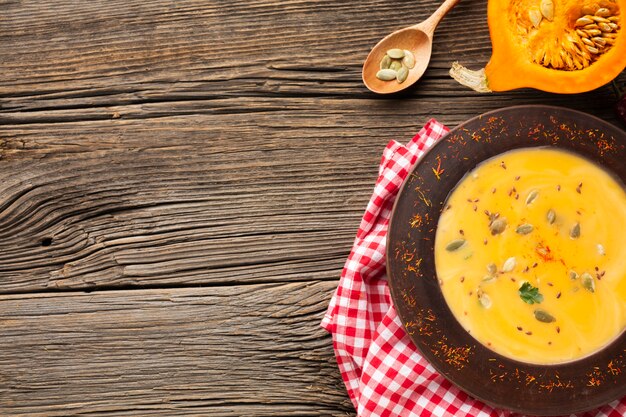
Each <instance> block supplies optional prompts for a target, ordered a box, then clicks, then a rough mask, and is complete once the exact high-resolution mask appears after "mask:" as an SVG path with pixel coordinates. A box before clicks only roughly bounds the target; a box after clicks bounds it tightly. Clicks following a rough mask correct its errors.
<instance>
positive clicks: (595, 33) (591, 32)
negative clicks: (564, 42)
mask: <svg viewBox="0 0 626 417" xmlns="http://www.w3.org/2000/svg"><path fill="white" fill-rule="evenodd" d="M584 32H585V34H586V36H584V37H585V38H589V37H593V36H599V35H601V34H602V31H601V30H600V29H587V30H585V31H584Z"/></svg>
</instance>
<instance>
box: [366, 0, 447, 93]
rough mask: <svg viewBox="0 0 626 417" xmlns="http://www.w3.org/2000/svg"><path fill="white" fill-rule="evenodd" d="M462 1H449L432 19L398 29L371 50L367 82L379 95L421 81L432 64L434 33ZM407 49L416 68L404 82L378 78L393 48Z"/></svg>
mask: <svg viewBox="0 0 626 417" xmlns="http://www.w3.org/2000/svg"><path fill="white" fill-rule="evenodd" d="M458 2H459V0H446V1H444V2H443V4H442V5H441V6H439V8H438V9H437V10H436V11H435V13H433V14H432V15H431V16H430V17H429V18H428V19H426V20H424V21H423V22H422V23H419V24H417V25H414V26H409V27H407V28H404V29H400V30H397V31H395V32H393V33H391V34H390V35H387V36H386V37H385V38H383V39H382V40H381V41H380V42H378V43H377V44H376V46H375V47H374V48H372V50H371V51H370V53H369V55H368V56H367V58H366V59H365V63H364V64H363V83H365V86H366V87H367V88H369V89H370V90H371V91H373V92H375V93H379V94H389V93H395V92H398V91H401V90H404V89H405V88H408V87H410V86H411V85H413V84H414V83H415V82H416V81H417V80H419V79H420V78H421V77H422V75H423V74H424V72H425V71H426V67H427V66H428V62H429V61H430V54H431V52H432V48H433V34H434V33H435V28H436V27H437V25H438V24H439V21H440V20H441V19H443V17H444V16H445V15H446V13H448V12H449V11H450V9H452V8H453V7H454V6H455V5H456V4H457V3H458ZM394 48H399V49H406V50H409V51H411V52H412V53H413V55H415V67H414V68H413V69H411V70H409V75H408V77H407V79H406V80H405V81H404V82H403V83H399V82H398V81H396V80H391V81H382V80H379V79H378V78H376V73H377V72H378V71H379V70H380V61H381V60H382V59H383V57H384V56H385V54H386V53H387V50H389V49H394Z"/></svg>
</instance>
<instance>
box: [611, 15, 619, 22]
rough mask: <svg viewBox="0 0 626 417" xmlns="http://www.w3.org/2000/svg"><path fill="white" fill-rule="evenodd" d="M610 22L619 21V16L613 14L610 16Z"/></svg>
mask: <svg viewBox="0 0 626 417" xmlns="http://www.w3.org/2000/svg"><path fill="white" fill-rule="evenodd" d="M608 19H609V21H610V22H612V23H617V22H619V16H611V17H609V18H608Z"/></svg>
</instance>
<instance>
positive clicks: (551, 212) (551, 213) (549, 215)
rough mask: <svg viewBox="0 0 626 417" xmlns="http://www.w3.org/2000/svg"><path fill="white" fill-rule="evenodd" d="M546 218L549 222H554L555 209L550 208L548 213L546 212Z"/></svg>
mask: <svg viewBox="0 0 626 417" xmlns="http://www.w3.org/2000/svg"><path fill="white" fill-rule="evenodd" d="M546 220H547V221H548V224H553V223H554V221H555V220H556V213H555V212H554V210H552V209H550V210H548V213H547V214H546Z"/></svg>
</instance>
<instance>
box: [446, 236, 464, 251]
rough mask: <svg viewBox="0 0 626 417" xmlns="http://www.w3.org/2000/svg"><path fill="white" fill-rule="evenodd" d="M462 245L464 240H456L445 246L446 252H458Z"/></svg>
mask: <svg viewBox="0 0 626 417" xmlns="http://www.w3.org/2000/svg"><path fill="white" fill-rule="evenodd" d="M464 244H465V239H456V240H453V241H452V242H450V243H448V245H447V246H446V250H447V251H448V252H454V251H455V250H458V249H459V248H460V247H461V246H463V245H464Z"/></svg>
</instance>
